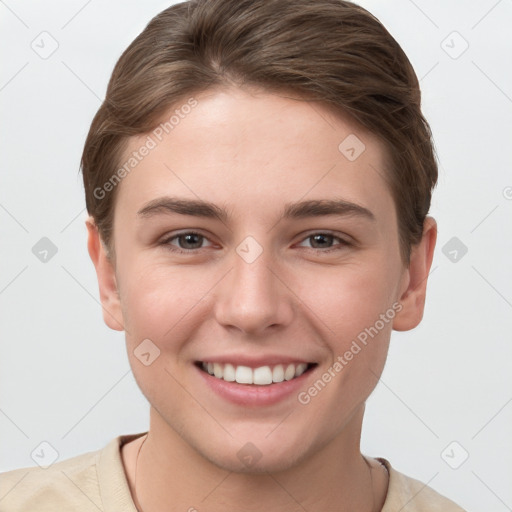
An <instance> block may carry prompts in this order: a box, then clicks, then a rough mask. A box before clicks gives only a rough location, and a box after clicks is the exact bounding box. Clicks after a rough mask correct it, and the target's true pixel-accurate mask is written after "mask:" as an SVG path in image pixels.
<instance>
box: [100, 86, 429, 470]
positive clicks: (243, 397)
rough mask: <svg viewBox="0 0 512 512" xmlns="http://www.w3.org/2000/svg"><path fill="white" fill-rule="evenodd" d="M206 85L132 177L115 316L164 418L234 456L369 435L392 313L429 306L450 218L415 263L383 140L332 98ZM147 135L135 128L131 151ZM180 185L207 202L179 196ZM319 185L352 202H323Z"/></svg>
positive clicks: (104, 273)
mask: <svg viewBox="0 0 512 512" xmlns="http://www.w3.org/2000/svg"><path fill="white" fill-rule="evenodd" d="M195 98H196V100H197V102H198V104H197V106H195V107H194V108H193V109H191V112H190V113H189V114H187V115H185V116H183V118H180V120H179V123H178V124H177V125H176V126H175V127H174V129H173V130H172V131H170V133H169V134H168V135H166V136H165V137H164V138H163V140H162V141H161V142H159V141H158V139H157V137H155V135H154V133H153V134H150V135H151V137H152V138H153V139H154V140H155V141H156V142H157V144H156V147H154V148H153V149H151V150H150V151H149V152H148V155H147V156H145V157H144V158H143V159H142V160H141V161H140V162H139V163H138V165H137V166H136V168H134V169H133V170H132V171H131V172H130V173H129V174H128V176H126V177H125V178H124V179H123V181H122V183H121V184H120V185H119V187H120V188H119V190H118V196H117V199H116V206H115V220H114V246H115V271H114V270H113V269H112V268H111V267H110V266H109V265H108V262H107V260H106V257H105V254H104V251H103V249H101V248H99V245H97V251H99V252H98V254H97V257H96V261H95V263H96V266H97V269H98V276H99V281H100V289H101V296H102V301H103V306H104V308H105V320H106V322H107V323H108V324H109V325H110V326H111V327H112V328H120V326H122V327H123V328H124V329H125V330H126V341H127V348H128V355H129V359H130V363H131V365H132V369H133V372H134V375H135V378H136V380H137V382H138V384H139V386H140V388H141V390H142V392H143V393H144V394H145V396H146V397H147V399H148V400H149V402H150V404H151V406H152V421H153V422H154V424H152V428H155V429H160V432H161V433H162V432H166V431H167V432H168V433H169V435H170V436H171V437H172V436H176V434H175V433H176V432H177V433H179V435H180V436H181V438H182V439H184V440H185V441H186V443H187V444H186V445H187V446H189V447H192V448H193V449H194V450H195V451H196V452H197V453H199V454H200V455H202V456H204V457H205V458H206V459H209V460H211V461H213V462H214V463H215V464H217V465H220V466H222V467H225V468H227V469H231V470H235V471H239V470H242V469H243V468H244V460H245V463H246V464H248V465H249V466H250V464H251V461H250V459H249V458H246V459H243V456H244V455H251V454H252V452H251V450H253V451H254V454H256V455H255V459H254V460H256V459H258V457H259V455H258V454H261V458H260V459H259V460H258V461H257V466H255V467H253V468H252V469H253V470H257V469H262V470H267V471H268V470H276V469H283V468H286V467H291V466H293V465H294V464H296V463H297V462H298V461H300V460H303V459H305V458H306V457H308V456H311V455H312V454H314V453H318V452H319V451H321V449H326V448H327V447H328V446H329V443H331V442H332V441H334V440H335V439H339V438H341V437H343V436H348V437H350V439H352V440H353V442H354V444H357V441H358V433H359V429H360V423H361V418H362V413H363V410H364V402H365V400H366V399H367V397H368V396H369V394H370V393H371V392H372V390H373V389H374V387H375V385H376V383H377V381H378V378H379V376H380V374H381V372H382V369H383V366H384V362H385V359H386V354H387V350H388V343H389V337H390V334H391V330H392V328H393V327H394V328H396V329H400V330H405V329H409V328H412V327H414V326H415V325H416V324H417V323H418V322H419V320H420V319H421V314H422V310H423V299H424V291H425V290H424V287H425V277H426V273H428V267H429V266H430V260H431V256H432V254H431V252H432V249H433V242H434V241H435V236H433V235H432V233H433V232H434V231H435V226H434V228H432V229H431V233H430V238H429V240H430V242H431V244H430V247H428V244H427V247H425V244H424V243H423V244H422V245H421V246H419V249H418V250H417V251H413V256H412V260H411V266H410V267H406V266H404V264H403V262H402V261H401V258H400V247H399V238H398V224H397V214H396V210H395V206H394V203H393V199H392V196H391V193H390V190H389V189H388V186H387V184H386V183H385V181H384V179H383V176H384V174H385V173H386V172H387V171H386V170H385V168H384V152H383V147H382V146H381V144H380V143H379V141H378V140H377V139H376V138H375V137H373V136H371V135H370V134H368V133H367V132H363V131H361V130H360V129H359V128H357V127H356V126H355V125H353V124H351V123H350V122H347V121H345V120H342V119H340V118H339V117H335V116H333V115H332V114H331V113H330V112H329V111H328V110H326V109H325V108H324V107H322V106H320V105H319V104H317V103H307V102H304V101H297V100H293V99H288V98H285V97H283V96H278V95H273V94H269V93H259V94H255V93H251V94H249V93H247V92H243V91H242V90H240V89H229V90H222V91H209V92H207V93H205V94H201V95H197V96H195ZM176 108H178V109H179V105H178V106H176ZM173 110H174V109H173ZM187 111H188V109H187ZM171 114H172V112H170V113H169V115H168V116H166V117H165V119H163V121H165V120H167V119H168V118H169V117H170V116H171ZM354 135H355V136H356V137H357V138H358V139H359V140H360V141H361V142H362V143H364V146H365V147H364V151H362V152H361V149H362V146H361V145H358V144H360V143H359V142H357V139H355V138H354ZM347 137H349V139H347V141H346V142H345V143H344V144H342V146H341V150H340V148H339V146H340V143H342V141H344V140H345V139H346V138H347ZM354 141H356V142H354ZM146 142H147V135H144V136H140V137H136V138H132V139H131V140H130V144H129V147H128V148H127V150H126V157H127V158H126V159H128V157H129V155H130V154H131V153H132V152H133V151H138V150H139V148H140V147H141V146H142V145H143V144H144V143H146ZM150 145H151V144H150ZM350 148H354V150H353V151H352V150H351V149H350ZM359 153H360V154H359ZM347 156H348V157H350V158H347ZM354 157H356V158H354ZM171 200H173V201H176V200H180V201H183V202H184V203H185V202H187V201H191V202H194V203H201V202H208V207H206V206H205V207H199V206H190V207H187V208H183V209H182V210H181V213H179V212H177V211H175V210H176V208H175V206H176V203H174V206H173V203H172V202H171ZM310 201H329V202H331V201H332V202H339V205H340V206H339V208H338V209H337V211H334V209H333V210H332V213H329V212H328V211H324V213H323V214H322V215H318V214H315V211H314V210H311V209H309V210H308V209H307V208H303V207H302V206H301V205H303V204H307V203H308V202H310ZM184 203H183V204H184ZM212 208H215V210H216V211H217V212H222V213H221V214H219V215H218V216H215V215H211V214H210V212H211V211H212ZM185 210H188V212H185ZM318 211H320V210H317V213H318ZM285 212H287V213H288V215H285V216H283V213H285ZM294 212H295V215H293V213H294ZM300 212H302V213H303V215H299V213H300ZM190 232H192V233H196V235H191V236H188V237H187V236H185V235H186V234H187V233H190ZM180 235H181V237H180ZM314 235H317V236H314ZM322 235H323V236H322ZM95 236H96V237H97V233H96V232H95V231H94V230H93V229H90V237H91V239H90V244H93V245H94V237H95ZM424 238H425V237H424ZM93 259H94V258H93ZM116 289H117V291H118V292H119V297H118V295H117V293H116ZM114 318H116V319H117V322H118V323H117V322H116V321H115V320H114ZM364 333H365V334H366V337H365V335H364ZM370 333H371V334H370ZM143 340H151V342H148V341H145V342H144V344H143V345H141V343H142V342H143ZM363 340H364V341H363ZM139 346H140V347H139ZM156 347H158V350H159V351H160V352H159V355H158V351H157V349H156ZM157 355H158V357H156V356H157ZM137 356H138V357H137ZM155 357H156V358H155ZM153 359H154V360H153ZM141 360H142V362H141ZM208 362H210V363H218V364H219V365H220V367H224V364H227V363H229V364H231V365H233V367H234V368H235V369H236V368H237V366H246V367H249V368H262V367H263V369H260V370H257V371H256V372H250V371H249V372H247V370H245V371H244V370H243V369H242V370H239V371H238V377H239V378H240V379H243V378H244V377H246V376H247V373H249V374H251V373H253V374H254V373H256V374H258V378H259V377H260V376H261V378H263V379H265V378H267V379H268V377H269V375H270V373H271V371H273V369H274V368H275V367H276V366H278V365H282V366H283V370H286V368H287V367H288V366H289V364H295V365H299V364H301V363H305V364H308V369H307V371H305V373H303V374H302V375H301V376H300V377H295V378H293V379H291V380H290V381H285V382H282V383H274V384H266V385H258V384H252V385H251V384H240V383H236V382H234V383H233V382H228V381H225V380H223V379H219V378H217V377H215V376H211V375H209V374H208V373H207V372H206V371H204V369H202V368H201V366H202V363H208ZM336 362H337V363H338V364H336ZM144 363H146V364H144ZM148 363H151V364H148ZM265 367H268V368H265ZM218 369H219V366H217V368H216V370H217V371H218ZM289 371H290V372H291V371H292V370H289ZM275 372H276V380H279V374H280V373H281V372H280V370H279V369H277V370H275ZM227 373H228V376H227V378H228V379H230V377H229V374H230V373H231V372H230V371H229V368H228V370H227ZM299 373H300V368H299ZM288 376H289V375H288ZM319 381H321V382H320V383H319ZM315 383H316V387H315ZM315 390H316V391H315ZM247 443H252V444H253V445H254V447H255V448H254V447H250V446H249V445H247ZM355 448H356V449H358V446H356V447H355Z"/></svg>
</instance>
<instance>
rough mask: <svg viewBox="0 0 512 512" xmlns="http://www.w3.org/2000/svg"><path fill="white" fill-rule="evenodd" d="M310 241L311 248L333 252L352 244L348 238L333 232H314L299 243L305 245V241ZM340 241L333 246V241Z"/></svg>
mask: <svg viewBox="0 0 512 512" xmlns="http://www.w3.org/2000/svg"><path fill="white" fill-rule="evenodd" d="M308 241H310V243H311V245H310V248H312V249H320V252H324V253H325V252H331V251H336V250H340V249H343V248H344V247H347V246H350V245H352V244H351V243H350V242H349V241H348V240H345V239H344V238H341V237H339V236H335V235H333V234H331V233H312V234H311V235H309V236H308V237H307V238H305V239H304V241H303V242H301V243H300V244H299V246H302V247H304V245H303V244H304V243H306V242H308ZM335 241H338V242H339V243H338V244H335V245H334V246H333V243H334V242H335Z"/></svg>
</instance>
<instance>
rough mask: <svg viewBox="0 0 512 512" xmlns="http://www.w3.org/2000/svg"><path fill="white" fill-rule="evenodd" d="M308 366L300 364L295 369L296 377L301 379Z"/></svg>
mask: <svg viewBox="0 0 512 512" xmlns="http://www.w3.org/2000/svg"><path fill="white" fill-rule="evenodd" d="M307 367H308V365H307V364H306V363H300V364H298V365H297V368H296V369H295V377H300V376H301V375H302V374H303V373H304V372H305V371H306V368H307Z"/></svg>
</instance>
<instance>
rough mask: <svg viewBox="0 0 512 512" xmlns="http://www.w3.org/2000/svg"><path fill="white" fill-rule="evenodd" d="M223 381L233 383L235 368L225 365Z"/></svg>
mask: <svg viewBox="0 0 512 512" xmlns="http://www.w3.org/2000/svg"><path fill="white" fill-rule="evenodd" d="M223 379H224V380H225V381H227V382H234V381H235V367H234V366H233V365H232V364H229V363H228V364H226V365H225V366H224V377H223Z"/></svg>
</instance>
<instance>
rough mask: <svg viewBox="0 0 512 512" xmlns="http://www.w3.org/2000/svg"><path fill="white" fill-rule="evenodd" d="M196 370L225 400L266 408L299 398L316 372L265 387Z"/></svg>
mask: <svg viewBox="0 0 512 512" xmlns="http://www.w3.org/2000/svg"><path fill="white" fill-rule="evenodd" d="M196 370H197V371H198V372H199V373H200V375H201V377H202V378H203V379H204V381H205V382H206V384H207V385H208V386H209V387H210V389H211V390H213V391H214V392H215V393H216V394H218V395H219V396H221V397H222V398H224V399H225V400H228V401H230V402H232V403H234V404H237V405H244V406H264V405H273V404H276V403H278V402H281V401H282V400H285V399H287V398H289V397H290V396H297V395H298V393H299V392H300V390H301V389H303V387H304V384H305V381H306V379H307V378H308V377H309V375H310V374H311V373H312V372H313V371H314V368H311V369H309V370H308V371H306V372H305V373H303V374H302V375H301V376H300V377H295V378H294V379H291V380H285V381H283V382H276V383H275V384H267V385H265V386H258V385H255V384H238V382H227V381H225V380H223V379H218V378H217V377H213V376H212V375H210V374H209V373H207V372H205V371H203V370H201V369H200V368H198V367H197V366H196Z"/></svg>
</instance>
